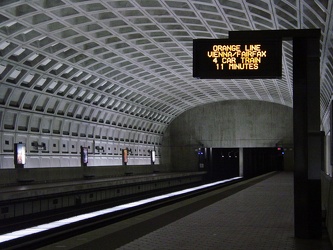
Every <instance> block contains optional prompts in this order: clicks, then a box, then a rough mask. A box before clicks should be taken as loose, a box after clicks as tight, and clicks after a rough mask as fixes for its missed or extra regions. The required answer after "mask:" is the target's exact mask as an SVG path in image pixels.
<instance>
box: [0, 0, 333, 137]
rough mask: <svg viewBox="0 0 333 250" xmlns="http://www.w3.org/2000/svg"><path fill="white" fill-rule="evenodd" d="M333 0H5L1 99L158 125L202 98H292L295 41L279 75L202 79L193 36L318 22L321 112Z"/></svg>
mask: <svg viewBox="0 0 333 250" xmlns="http://www.w3.org/2000/svg"><path fill="white" fill-rule="evenodd" d="M332 6H333V4H332V1H330V0H201V1H196V0H187V1H184V0H177V1H169V0H159V1H157V0H127V1H116V0H88V1H87V0H31V1H23V0H21V1H20V0H2V1H0V56H1V61H0V76H1V86H0V87H1V91H0V107H1V106H2V107H4V108H5V109H12V110H13V109H19V110H23V109H24V110H28V111H29V112H31V113H38V114H42V115H50V116H51V115H54V116H64V115H65V116H68V117H72V119H77V120H82V121H84V120H87V121H89V120H90V121H91V120H92V121H95V122H101V123H103V122H105V120H109V124H110V125H116V126H117V125H119V124H120V125H124V124H126V127H128V126H129V127H130V128H133V127H135V126H141V127H142V129H143V130H144V131H149V132H152V133H157V134H160V133H163V131H164V129H165V128H166V126H167V125H168V124H169V123H170V122H171V121H172V120H173V119H174V118H175V117H177V116H178V115H179V114H181V113H182V112H184V111H186V110H188V109H191V108H193V107H195V106H198V105H202V104H205V103H212V102H218V101H226V100H234V99H237V100H260V101H268V102H274V103H279V104H282V105H286V106H289V107H292V105H293V98H292V46H291V43H289V42H288V41H285V42H283V59H282V63H283V77H282V79H274V80H271V79H265V80H253V79H252V80H247V79H244V80H200V79H194V78H193V77H192V40H193V39H196V38H228V32H229V31H236V30H237V31H238V30H267V29H312V28H320V29H321V31H322V37H321V52H322V56H321V115H322V117H323V116H324V115H325V114H326V113H327V109H328V105H329V102H330V99H331V93H332V88H333V81H332V79H333V46H332V43H333V36H332V30H333V28H332V26H333V13H332ZM106 117H109V118H106ZM110 117H111V118H110ZM110 120H111V121H112V123H110ZM138 124H139V125H138Z"/></svg>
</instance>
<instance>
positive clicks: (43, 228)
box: [0, 177, 242, 243]
mask: <svg viewBox="0 0 333 250" xmlns="http://www.w3.org/2000/svg"><path fill="white" fill-rule="evenodd" d="M241 178H242V177H234V178H231V179H227V180H222V181H217V182H213V183H209V184H205V185H201V186H197V187H193V188H187V189H184V190H181V191H176V192H172V193H169V194H164V195H159V196H155V197H152V198H148V199H143V200H140V201H134V202H130V203H127V204H123V205H118V206H115V207H112V208H107V209H103V210H99V211H95V212H91V213H87V214H81V215H78V216H73V217H70V218H66V219H62V220H57V221H54V222H50V223H46V224H42V225H38V226H35V227H31V228H26V229H22V230H18V231H15V232H11V233H7V234H3V235H0V243H3V242H6V241H10V240H15V239H18V238H21V237H25V236H28V235H32V234H35V233H40V232H44V231H47V230H50V229H54V228H57V227H60V226H64V225H68V224H71V223H74V222H79V221H83V220H86V219H91V218H94V217H97V216H100V215H105V214H110V213H113V212H116V211H120V210H124V209H128V208H132V207H137V206H140V205H144V204H148V203H151V202H154V201H159V200H163V199H166V198H170V197H174V196H178V195H181V194H186V193H190V192H193V191H196V190H200V189H205V188H208V187H212V186H216V185H219V184H222V183H226V182H230V181H233V180H237V179H241Z"/></svg>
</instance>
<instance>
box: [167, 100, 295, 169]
mask: <svg viewBox="0 0 333 250" xmlns="http://www.w3.org/2000/svg"><path fill="white" fill-rule="evenodd" d="M163 146H164V147H163V151H162V155H163V156H164V157H163V160H164V161H165V164H167V165H168V166H169V167H170V168H171V169H173V170H177V171H195V170H197V168H198V159H197V154H196V151H195V150H196V149H198V148H199V147H206V148H207V147H208V148H209V147H212V148H223V147H226V148H233V147H234V148H251V147H276V146H279V147H284V148H285V149H286V151H287V153H288V154H289V155H291V154H292V153H289V152H292V146H293V110H292V108H290V107H286V106H283V105H279V104H274V103H269V102H261V101H250V100H239V101H238V100H236V101H224V102H217V103H211V104H206V105H202V106H198V107H195V108H193V109H191V110H188V111H186V112H184V113H183V114H181V115H180V116H178V117H177V118H176V119H175V120H173V121H172V123H171V124H170V126H169V127H168V128H167V129H166V131H165V134H164V137H163ZM287 158H288V159H289V160H290V161H291V160H292V157H287ZM289 165H292V163H290V162H289V163H288V162H287V163H285V166H287V167H288V166H289Z"/></svg>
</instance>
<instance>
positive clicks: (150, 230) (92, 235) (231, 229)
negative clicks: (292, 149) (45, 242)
mask: <svg viewBox="0 0 333 250" xmlns="http://www.w3.org/2000/svg"><path fill="white" fill-rule="evenodd" d="M244 185H246V186H244ZM293 210H294V207H293V174H292V173H286V172H282V173H277V174H268V175H266V176H264V177H263V176H261V177H257V178H255V179H251V180H247V181H243V182H239V183H236V184H233V185H231V186H227V187H223V188H221V189H218V190H214V191H212V192H209V193H205V194H202V195H200V196H196V197H193V198H191V199H187V200H185V201H182V202H178V203H176V204H172V205H169V206H166V207H163V208H160V209H157V210H154V211H151V212H148V213H145V214H141V215H138V216H136V217H132V218H130V219H127V220H124V221H120V222H117V223H114V224H112V225H109V226H106V227H104V228H101V229H97V230H94V231H91V232H88V233H85V234H82V235H79V236H75V237H72V238H69V239H67V240H64V241H60V242H57V243H54V244H52V245H49V246H46V247H43V248H40V249H43V250H45V249H80V250H84V249H94V248H96V247H98V249H125V250H126V249H130V250H133V249H227V250H236V249H246V250H252V249H256V250H259V249H263V250H267V249H269V250H271V249H296V250H328V249H333V248H332V245H331V243H330V241H329V239H328V237H327V236H326V234H325V229H323V237H322V239H318V240H304V239H296V238H295V237H294V227H293V226H294V217H293Z"/></svg>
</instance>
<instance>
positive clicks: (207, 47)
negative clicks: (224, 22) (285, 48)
mask: <svg viewBox="0 0 333 250" xmlns="http://www.w3.org/2000/svg"><path fill="white" fill-rule="evenodd" d="M281 53H282V42H281V40H277V41H276V40H265V41H260V42H259V41H231V40H227V39H197V40H193V76H194V77H197V78H203V79H223V78H225V79H232V78H234V79H236V78H280V77H281V75H282V57H281Z"/></svg>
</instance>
